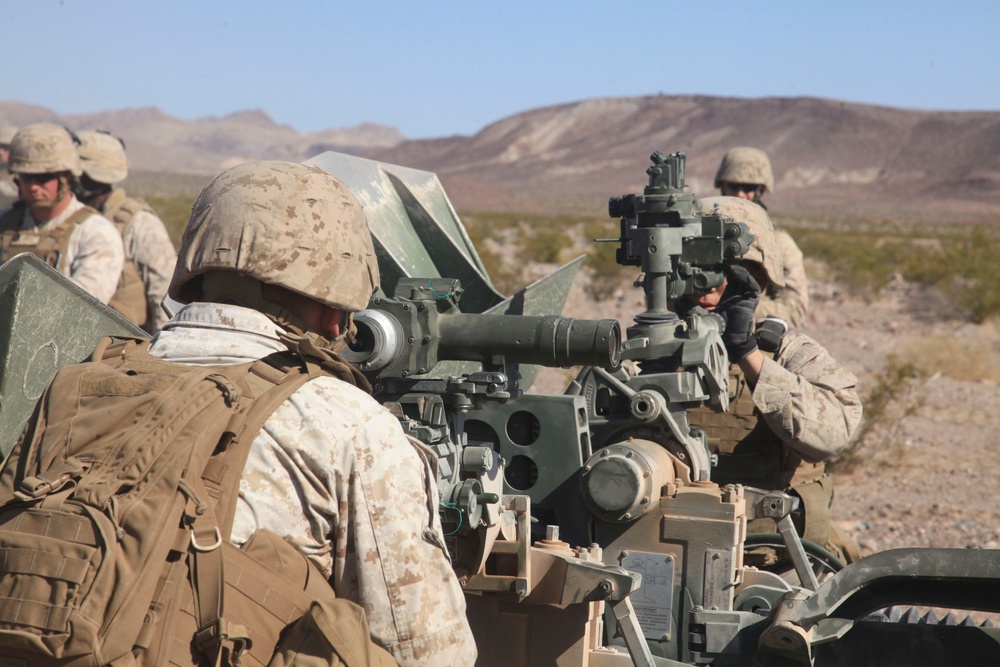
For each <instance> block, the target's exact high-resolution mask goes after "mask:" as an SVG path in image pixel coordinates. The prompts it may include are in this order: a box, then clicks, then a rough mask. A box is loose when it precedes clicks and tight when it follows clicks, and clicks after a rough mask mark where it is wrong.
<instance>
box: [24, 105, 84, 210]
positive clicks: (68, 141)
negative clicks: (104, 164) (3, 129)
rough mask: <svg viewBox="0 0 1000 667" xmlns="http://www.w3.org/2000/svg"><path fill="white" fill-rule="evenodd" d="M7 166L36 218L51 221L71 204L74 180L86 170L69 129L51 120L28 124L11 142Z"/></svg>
mask: <svg viewBox="0 0 1000 667" xmlns="http://www.w3.org/2000/svg"><path fill="white" fill-rule="evenodd" d="M7 169H8V170H9V171H10V172H11V173H12V174H14V176H15V179H16V180H17V185H18V192H19V194H20V197H21V199H22V201H24V202H25V204H27V205H28V207H29V208H30V209H31V214H32V215H33V216H34V217H35V219H37V220H48V219H51V218H53V217H55V216H57V215H59V213H61V212H62V211H63V210H64V209H65V208H66V206H68V205H69V202H70V197H72V194H73V190H72V188H73V181H74V179H75V178H77V177H78V176H80V174H81V173H83V171H82V169H81V167H80V156H79V155H77V152H76V142H75V139H74V137H73V135H71V134H70V132H69V130H67V129H66V128H64V127H62V126H60V125H54V124H52V123H35V124H34V125H26V126H24V127H22V128H21V129H20V130H18V131H17V134H15V135H14V138H13V139H12V140H11V143H10V160H9V162H8V163H7Z"/></svg>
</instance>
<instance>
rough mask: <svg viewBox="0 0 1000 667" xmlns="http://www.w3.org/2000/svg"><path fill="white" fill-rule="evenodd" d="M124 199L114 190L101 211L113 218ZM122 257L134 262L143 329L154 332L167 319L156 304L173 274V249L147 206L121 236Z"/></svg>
mask: <svg viewBox="0 0 1000 667" xmlns="http://www.w3.org/2000/svg"><path fill="white" fill-rule="evenodd" d="M126 198H127V196H126V194H125V191H124V190H122V189H120V188H119V189H116V190H115V191H114V192H112V193H111V196H110V197H108V200H107V201H106V202H105V203H104V209H103V211H102V212H103V213H104V214H105V215H106V216H107V217H108V218H112V219H113V218H114V216H115V212H116V210H117V209H118V208H119V207H120V206H121V205H122V203H124V202H125V199H126ZM122 242H123V243H124V245H125V258H126V259H127V260H130V261H131V262H132V263H133V264H135V268H136V270H137V271H138V272H139V277H140V278H142V284H143V286H145V288H146V312H147V314H148V319H147V320H146V324H145V325H143V329H145V330H146V332H147V333H149V334H155V333H156V332H157V331H159V330H160V329H162V328H163V325H164V324H166V323H167V320H168V319H170V318H168V317H167V314H166V313H165V312H164V311H163V309H162V308H161V307H160V304H161V303H162V302H163V297H165V296H166V295H167V287H169V286H170V278H171V276H173V275H174V264H176V263H177V251H176V250H174V244H173V242H172V241H171V240H170V235H169V234H167V229H166V227H164V225H163V221H162V220H160V218H159V217H158V216H157V215H156V214H155V213H153V211H152V210H150V209H149V208H143V209H142V210H140V211H138V212H137V213H136V214H135V215H134V216H132V221H131V224H129V225H128V227H127V228H126V230H125V234H124V236H123V237H122Z"/></svg>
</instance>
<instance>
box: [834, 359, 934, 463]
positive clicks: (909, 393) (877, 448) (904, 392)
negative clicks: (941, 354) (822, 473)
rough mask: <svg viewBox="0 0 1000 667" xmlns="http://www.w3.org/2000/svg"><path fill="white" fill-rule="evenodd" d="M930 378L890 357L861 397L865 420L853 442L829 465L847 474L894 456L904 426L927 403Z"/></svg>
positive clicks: (906, 363)
mask: <svg viewBox="0 0 1000 667" xmlns="http://www.w3.org/2000/svg"><path fill="white" fill-rule="evenodd" d="M926 383H927V378H926V376H925V375H923V374H922V373H921V371H920V370H919V369H918V368H917V367H916V366H914V365H913V364H912V363H910V362H909V361H904V360H901V359H900V358H898V357H896V356H895V355H889V357H888V359H887V360H886V367H885V369H884V370H883V371H882V372H881V373H879V374H877V375H876V376H875V377H874V378H873V380H872V386H871V389H869V390H868V391H867V392H866V393H865V395H864V396H863V397H862V404H863V405H864V408H865V414H864V418H863V419H862V420H861V425H860V426H859V427H858V431H857V433H855V435H854V438H853V439H852V440H851V442H850V443H849V444H848V445H847V447H845V448H844V450H843V451H841V452H840V454H838V455H837V457H836V458H835V459H833V460H832V461H831V462H830V467H831V469H833V470H841V471H848V470H851V469H853V468H855V467H856V466H858V465H859V464H861V463H863V462H864V461H867V460H869V459H871V458H873V457H875V456H878V455H886V454H890V455H891V454H892V452H893V450H894V445H895V443H896V442H897V441H898V438H899V432H900V430H901V429H902V426H903V423H904V422H905V421H906V419H908V418H909V417H912V416H913V415H915V414H917V412H919V410H920V408H922V407H923V405H924V403H925V401H926V399H925V396H924V392H923V388H924V386H925V385H926Z"/></svg>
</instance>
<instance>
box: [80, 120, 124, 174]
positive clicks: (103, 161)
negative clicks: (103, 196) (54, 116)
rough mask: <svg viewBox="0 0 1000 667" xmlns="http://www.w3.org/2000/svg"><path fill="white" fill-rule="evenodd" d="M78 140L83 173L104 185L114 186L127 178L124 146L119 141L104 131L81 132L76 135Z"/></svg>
mask: <svg viewBox="0 0 1000 667" xmlns="http://www.w3.org/2000/svg"><path fill="white" fill-rule="evenodd" d="M76 136H77V137H78V138H79V139H80V146H79V147H78V148H77V151H78V152H79V153H80V161H81V163H82V166H83V173H85V174H86V175H87V176H89V177H90V178H92V179H93V180H95V181H97V182H98V183H104V184H106V185H114V184H115V183H119V182H121V181H124V180H125V177H126V176H128V161H127V159H126V157H125V145H124V144H123V143H122V141H121V139H119V138H118V137H116V136H115V135H113V134H111V133H110V132H105V131H104V130H81V131H79V132H77V133H76Z"/></svg>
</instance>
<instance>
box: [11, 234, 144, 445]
mask: <svg viewBox="0 0 1000 667" xmlns="http://www.w3.org/2000/svg"><path fill="white" fill-rule="evenodd" d="M108 335H124V336H145V335H146V334H145V333H144V332H143V331H142V330H141V329H139V328H138V327H136V326H135V325H133V324H132V323H131V322H129V321H128V320H126V319H125V318H124V317H122V316H121V315H119V314H118V313H116V312H114V311H113V310H111V309H110V308H108V307H107V306H106V305H104V304H103V303H101V302H100V301H98V300H97V299H95V298H94V297H93V296H91V295H90V294H89V293H87V292H86V291H84V290H83V289H82V288H80V287H79V286H78V285H76V284H75V283H73V282H71V281H70V280H69V279H68V278H66V277H64V276H63V275H62V274H60V273H59V272H58V271H56V270H55V269H53V268H51V267H50V266H48V265H47V264H45V263H44V262H42V261H41V260H40V259H38V258H37V257H35V256H34V255H31V254H28V253H25V254H21V255H18V256H16V257H13V258H12V259H11V260H10V261H8V262H5V263H4V264H3V265H2V266H0V368H2V369H3V372H2V374H0V453H2V454H3V455H4V456H6V455H7V453H8V452H10V450H11V449H12V448H13V447H14V444H15V443H16V442H17V438H18V436H20V434H21V430H22V428H23V427H24V423H25V422H26V421H27V420H28V418H29V417H30V416H31V412H32V410H34V407H35V403H36V402H37V401H38V398H39V397H40V396H41V395H42V392H44V391H45V387H46V386H48V383H49V380H50V379H51V378H52V376H53V375H54V374H55V372H56V371H57V370H58V369H59V368H61V367H62V366H66V365H67V364H73V363H78V362H80V361H83V360H84V359H86V358H87V357H89V356H90V353H91V352H93V350H94V347H95V346H96V345H97V341H99V340H100V339H101V338H102V337H104V336H108Z"/></svg>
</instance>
